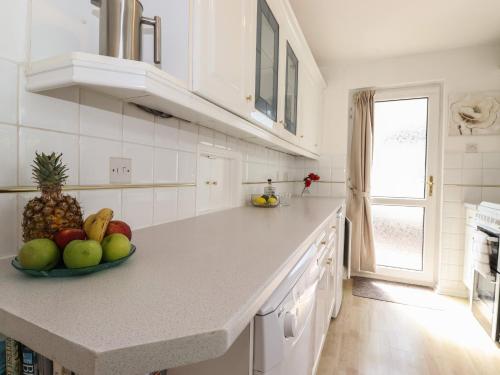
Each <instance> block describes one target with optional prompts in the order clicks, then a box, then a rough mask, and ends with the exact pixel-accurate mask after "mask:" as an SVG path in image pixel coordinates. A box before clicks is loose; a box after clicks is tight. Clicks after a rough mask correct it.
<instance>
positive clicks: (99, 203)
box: [79, 189, 122, 220]
mask: <svg viewBox="0 0 500 375" xmlns="http://www.w3.org/2000/svg"><path fill="white" fill-rule="evenodd" d="M79 202H80V205H81V207H82V209H83V216H84V218H86V217H87V216H89V215H91V214H93V213H95V212H97V211H99V210H100V209H101V208H105V207H107V208H111V209H112V210H113V220H121V218H122V191H121V190H119V189H116V190H114V189H113V190H82V191H80V194H79Z"/></svg>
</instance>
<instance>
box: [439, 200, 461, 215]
mask: <svg viewBox="0 0 500 375" xmlns="http://www.w3.org/2000/svg"><path fill="white" fill-rule="evenodd" d="M464 215H465V207H464V205H463V204H462V203H459V202H444V204H443V216H444V217H455V218H462V217H464Z"/></svg>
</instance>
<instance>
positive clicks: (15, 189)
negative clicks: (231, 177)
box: [0, 180, 345, 194]
mask: <svg viewBox="0 0 500 375" xmlns="http://www.w3.org/2000/svg"><path fill="white" fill-rule="evenodd" d="M295 182H303V181H302V180H295V181H273V183H275V184H283V183H295ZM318 182H319V183H323V184H344V183H345V181H321V180H320V181H318ZM266 183H267V181H248V182H243V183H242V184H243V185H262V184H266ZM174 187H196V183H194V182H179V183H169V184H116V185H113V184H105V185H65V186H63V190H65V191H68V190H71V191H80V190H113V189H148V188H174ZM37 191H38V189H37V188H36V186H1V187H0V194H8V193H34V192H37Z"/></svg>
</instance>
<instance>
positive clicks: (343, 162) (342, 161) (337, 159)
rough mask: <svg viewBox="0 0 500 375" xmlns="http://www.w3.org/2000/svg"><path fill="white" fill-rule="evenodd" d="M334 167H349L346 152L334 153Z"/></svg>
mask: <svg viewBox="0 0 500 375" xmlns="http://www.w3.org/2000/svg"><path fill="white" fill-rule="evenodd" d="M332 168H347V156H346V155H345V154H334V155H332Z"/></svg>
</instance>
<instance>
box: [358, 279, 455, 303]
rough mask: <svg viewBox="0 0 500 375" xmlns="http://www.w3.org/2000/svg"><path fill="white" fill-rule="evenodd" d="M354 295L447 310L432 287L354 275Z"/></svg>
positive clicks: (442, 300)
mask: <svg viewBox="0 0 500 375" xmlns="http://www.w3.org/2000/svg"><path fill="white" fill-rule="evenodd" d="M352 295H353V296H356V297H362V298H370V299H376V300H380V301H386V302H392V303H399V304H401V305H409V306H416V307H424V308H427V309H433V310H445V309H446V303H445V301H444V299H443V297H442V296H440V295H439V294H436V293H435V292H434V291H433V290H432V289H431V288H427V287H423V286H416V285H410V284H403V283H396V282H391V281H383V280H376V279H368V278H366V277H353V285H352Z"/></svg>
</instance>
